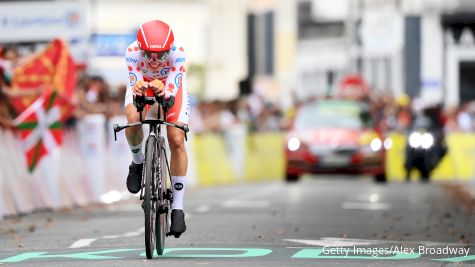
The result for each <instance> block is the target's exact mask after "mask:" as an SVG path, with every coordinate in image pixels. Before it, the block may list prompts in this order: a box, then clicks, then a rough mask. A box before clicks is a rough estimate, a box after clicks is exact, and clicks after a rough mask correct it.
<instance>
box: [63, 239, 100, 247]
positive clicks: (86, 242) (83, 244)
mask: <svg viewBox="0 0 475 267" xmlns="http://www.w3.org/2000/svg"><path fill="white" fill-rule="evenodd" d="M94 241H96V239H94V238H87V239H79V240H78V241H76V242H74V243H73V244H72V245H71V246H69V248H82V247H89V246H90V245H91V243H92V242H94Z"/></svg>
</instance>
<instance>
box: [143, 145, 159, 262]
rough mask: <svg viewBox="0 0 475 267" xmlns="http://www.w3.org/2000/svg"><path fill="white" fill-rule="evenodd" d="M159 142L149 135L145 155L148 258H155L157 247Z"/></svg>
mask: <svg viewBox="0 0 475 267" xmlns="http://www.w3.org/2000/svg"><path fill="white" fill-rule="evenodd" d="M158 152H159V151H158V142H157V139H156V138H155V137H149V138H148V139H147V145H146V150H145V153H146V156H145V169H144V170H145V175H144V178H145V192H144V212H145V252H146V254H147V259H152V258H153V249H154V247H155V241H156V236H155V231H156V228H155V227H156V219H157V190H158V188H157V187H158V186H157V178H158V173H159V172H158V168H159V167H158Z"/></svg>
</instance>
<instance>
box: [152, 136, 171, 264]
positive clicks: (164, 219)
mask: <svg viewBox="0 0 475 267" xmlns="http://www.w3.org/2000/svg"><path fill="white" fill-rule="evenodd" d="M164 144H165V140H164V139H163V138H161V139H160V143H159V146H158V151H160V156H159V160H158V167H159V170H158V173H159V177H158V178H159V180H158V181H159V182H158V187H159V188H158V191H159V192H158V197H159V202H158V203H160V204H159V208H158V213H157V219H156V226H155V229H156V231H155V232H156V240H157V244H156V247H157V254H158V255H163V250H164V249H165V236H166V234H167V232H168V228H169V227H168V211H169V207H170V199H169V195H168V192H167V181H168V168H167V162H166V160H167V158H166V155H165V153H166V152H165V147H164Z"/></svg>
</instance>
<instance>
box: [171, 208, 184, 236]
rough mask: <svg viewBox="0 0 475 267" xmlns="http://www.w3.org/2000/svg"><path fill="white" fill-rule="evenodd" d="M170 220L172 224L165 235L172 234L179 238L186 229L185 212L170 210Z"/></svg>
mask: <svg viewBox="0 0 475 267" xmlns="http://www.w3.org/2000/svg"><path fill="white" fill-rule="evenodd" d="M171 221H172V225H171V226H170V232H169V233H167V236H170V235H173V236H175V238H179V237H180V235H181V234H183V233H184V232H185V231H186V224H185V213H184V212H183V210H176V209H175V210H172V214H171Z"/></svg>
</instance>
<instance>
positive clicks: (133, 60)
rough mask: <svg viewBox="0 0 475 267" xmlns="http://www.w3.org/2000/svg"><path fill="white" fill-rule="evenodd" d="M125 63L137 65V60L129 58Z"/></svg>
mask: <svg viewBox="0 0 475 267" xmlns="http://www.w3.org/2000/svg"><path fill="white" fill-rule="evenodd" d="M125 61H127V62H130V63H135V64H137V59H135V58H131V57H128V58H126V59H125Z"/></svg>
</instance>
